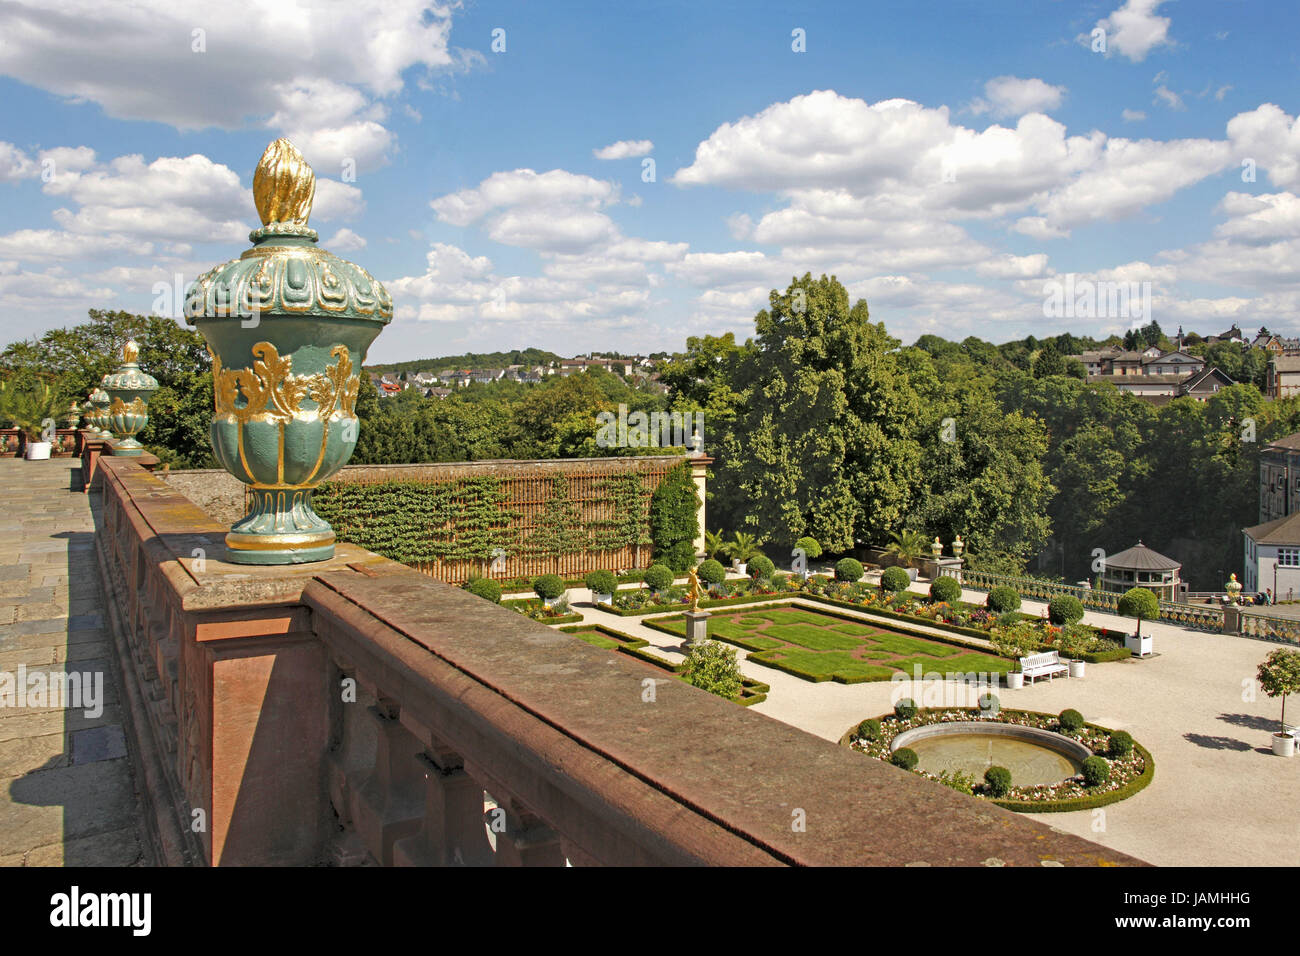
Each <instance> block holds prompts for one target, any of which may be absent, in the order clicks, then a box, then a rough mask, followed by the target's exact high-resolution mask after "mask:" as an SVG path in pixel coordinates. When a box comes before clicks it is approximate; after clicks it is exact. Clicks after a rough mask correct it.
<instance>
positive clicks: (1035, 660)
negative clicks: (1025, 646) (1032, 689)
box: [1020, 651, 1070, 683]
mask: <svg viewBox="0 0 1300 956" xmlns="http://www.w3.org/2000/svg"><path fill="white" fill-rule="evenodd" d="M1069 671H1070V668H1069V666H1068V665H1066V664H1062V663H1061V655H1060V654H1058V653H1057V652H1056V651H1044V652H1043V653H1041V654H1030V655H1029V656H1028V657H1022V658H1020V672H1021V673H1022V674H1024V675H1025V677H1026V678H1027V679H1028V680H1029V681H1030V683H1033V681H1034V678H1036V677H1048V678H1051V677H1055V676H1056V675H1057V674H1067V673H1069Z"/></svg>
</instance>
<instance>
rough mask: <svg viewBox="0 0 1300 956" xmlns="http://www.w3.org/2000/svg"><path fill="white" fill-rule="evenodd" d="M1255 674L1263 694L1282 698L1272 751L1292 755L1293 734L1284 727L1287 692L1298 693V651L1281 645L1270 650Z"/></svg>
mask: <svg viewBox="0 0 1300 956" xmlns="http://www.w3.org/2000/svg"><path fill="white" fill-rule="evenodd" d="M1255 676H1256V678H1257V679H1258V680H1259V686H1260V687H1261V688H1262V689H1263V691H1264V693H1265V694H1267V695H1268V696H1269V697H1281V698H1282V721H1281V725H1280V727H1279V728H1278V732H1277V733H1275V734H1274V735H1273V753H1275V754H1277V755H1278V756H1279V757H1294V756H1295V736H1294V734H1292V733H1290V732H1288V731H1287V729H1286V698H1287V695H1288V694H1296V693H1300V652H1296V651H1288V650H1286V649H1285V648H1281V647H1279V648H1278V649H1277V650H1275V651H1271V652H1270V653H1269V655H1268V657H1266V658H1264V662H1263V663H1262V664H1260V665H1259V670H1258V672H1257V673H1256V675H1255Z"/></svg>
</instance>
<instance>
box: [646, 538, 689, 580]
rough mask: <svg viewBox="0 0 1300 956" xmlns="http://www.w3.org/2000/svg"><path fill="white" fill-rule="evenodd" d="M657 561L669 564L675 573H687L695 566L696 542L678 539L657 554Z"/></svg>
mask: <svg viewBox="0 0 1300 956" xmlns="http://www.w3.org/2000/svg"><path fill="white" fill-rule="evenodd" d="M655 559H656V560H657V561H661V562H662V563H664V564H666V565H668V567H669V568H670V569H672V571H673V573H675V574H685V573H686V572H687V571H689V570H690V569H691V568H693V567H694V566H695V543H694V542H693V541H678V542H677V543H676V544H675V545H673V546H672V547H671V548H668V549H667V550H665V551H662V552H660V553H659V554H656V555H655Z"/></svg>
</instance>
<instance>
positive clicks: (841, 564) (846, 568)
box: [835, 558, 863, 581]
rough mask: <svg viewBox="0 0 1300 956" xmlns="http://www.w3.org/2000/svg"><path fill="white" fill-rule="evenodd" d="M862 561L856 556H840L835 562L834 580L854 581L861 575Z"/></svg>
mask: <svg viewBox="0 0 1300 956" xmlns="http://www.w3.org/2000/svg"><path fill="white" fill-rule="evenodd" d="M862 570H863V568H862V562H861V561H859V560H858V559H857V558H840V559H839V560H838V561H836V562H835V580H836V581H856V580H858V579H859V578H861V577H862Z"/></svg>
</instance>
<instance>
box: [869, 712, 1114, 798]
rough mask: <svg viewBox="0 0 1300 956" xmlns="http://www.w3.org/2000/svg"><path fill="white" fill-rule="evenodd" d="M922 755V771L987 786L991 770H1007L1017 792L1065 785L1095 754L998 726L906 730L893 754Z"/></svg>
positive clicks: (1053, 736) (1045, 734) (1065, 741)
mask: <svg viewBox="0 0 1300 956" xmlns="http://www.w3.org/2000/svg"><path fill="white" fill-rule="evenodd" d="M901 747H908V748H910V749H912V750H913V751H915V752H916V755H917V758H918V760H919V762H918V764H917V768H918V769H919V770H924V771H925V772H927V773H933V774H938V773H940V772H942V771H945V770H947V771H949V772H952V771H957V770H960V771H964V772H965V773H969V774H971V775H972V776H974V777H975V779H976V780H981V779H983V777H984V771H985V770H987V769H988V768H989V767H991V766H997V767H1006V768H1007V769H1008V770H1010V771H1011V779H1012V781H1013V782H1014V784H1015V785H1016V786H1037V785H1043V784H1053V783H1059V782H1060V781H1062V780H1064V779H1066V778H1067V777H1072V776H1074V775H1075V774H1077V773H1079V772H1080V769H1081V768H1082V765H1083V761H1085V760H1086V759H1088V758H1089V757H1091V756H1092V751H1091V750H1089V749H1088V748H1087V747H1085V746H1084V745H1083V744H1081V743H1079V741H1077V740H1072V739H1070V738H1069V737H1066V736H1064V735H1062V734H1058V733H1053V732H1052V731H1050V730H1042V729H1040V728H1038V727H1025V726H1022V725H1020V724H1006V723H1000V722H997V721H961V722H954V723H943V724H926V725H925V726H923V727H914V728H912V729H911V730H905V731H903V732H902V733H901V734H899V735H898V736H896V737H895V738H894V739H893V740H892V741H891V742H890V745H889V749H890V751H891V752H892V751H895V750H898V749H899V748H901Z"/></svg>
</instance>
